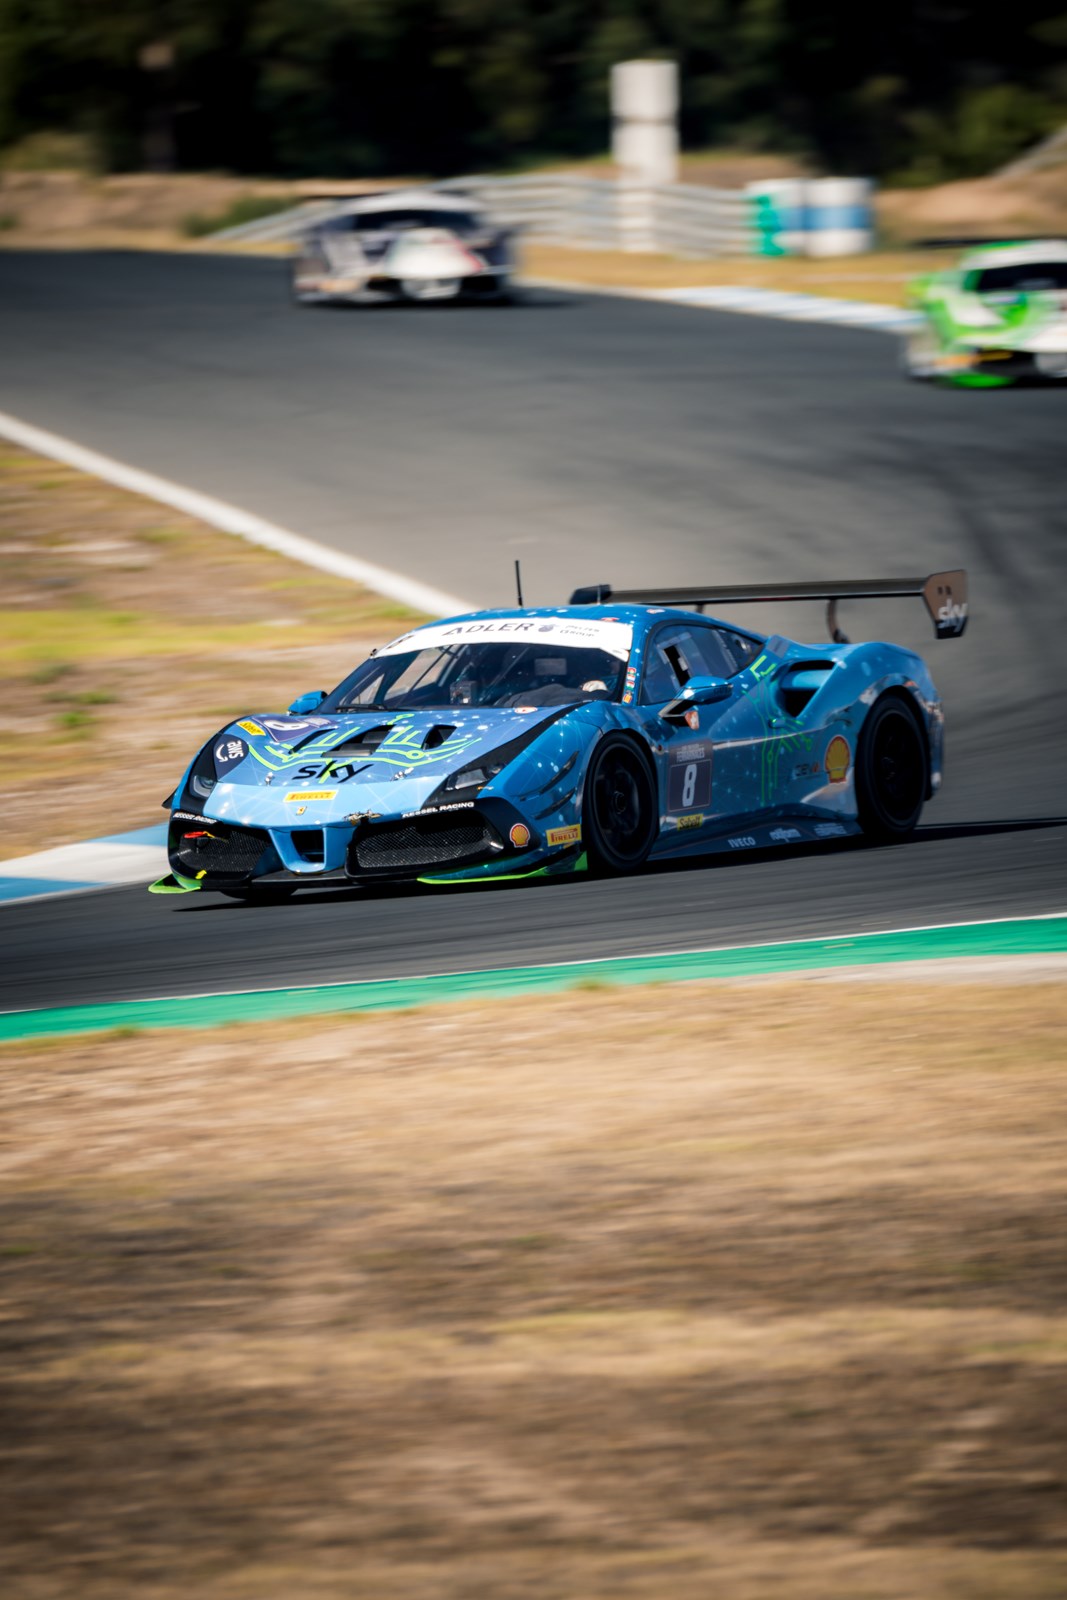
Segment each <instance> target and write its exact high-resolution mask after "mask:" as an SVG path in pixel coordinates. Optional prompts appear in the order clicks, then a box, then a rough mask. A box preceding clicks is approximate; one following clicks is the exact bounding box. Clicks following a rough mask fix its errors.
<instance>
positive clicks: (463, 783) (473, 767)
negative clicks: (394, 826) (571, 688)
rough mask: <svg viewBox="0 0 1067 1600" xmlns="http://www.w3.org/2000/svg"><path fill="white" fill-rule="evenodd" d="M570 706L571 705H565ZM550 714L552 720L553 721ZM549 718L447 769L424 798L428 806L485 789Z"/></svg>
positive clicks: (543, 728)
mask: <svg viewBox="0 0 1067 1600" xmlns="http://www.w3.org/2000/svg"><path fill="white" fill-rule="evenodd" d="M564 709H565V710H570V709H571V708H570V707H565V708H564ZM555 720H556V718H555V717H553V718H552V719H551V721H553V722H554V721H555ZM548 726H549V724H548V722H539V723H538V725H537V727H536V728H528V729H527V730H526V732H525V733H520V734H519V736H518V738H517V739H509V740H508V742H507V744H501V745H498V746H497V748H496V749H495V750H490V751H489V752H488V753H487V754H486V755H482V756H477V757H475V759H474V760H473V761H471V762H469V763H468V765H467V766H465V767H460V768H458V770H457V771H455V772H450V773H449V775H448V777H447V778H446V779H445V780H444V782H443V783H441V784H439V785H438V786H437V788H436V789H435V790H434V792H433V794H432V795H430V797H429V799H428V800H427V801H426V804H427V805H428V806H432V805H438V804H439V803H440V802H441V801H442V800H447V799H449V798H451V797H454V796H456V795H459V796H466V795H474V794H477V793H478V791H479V790H480V789H484V788H485V786H486V784H488V783H492V781H493V779H494V778H497V777H499V776H500V774H501V773H502V772H503V770H504V768H505V767H506V766H508V765H509V764H510V763H511V762H512V761H514V760H515V758H516V756H519V755H521V754H522V752H523V751H524V750H525V749H526V748H527V746H528V745H531V744H532V743H533V741H534V740H535V739H536V738H538V737H539V736H540V735H541V734H542V733H544V731H545V729H546V727H548Z"/></svg>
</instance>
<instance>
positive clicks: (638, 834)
mask: <svg viewBox="0 0 1067 1600" xmlns="http://www.w3.org/2000/svg"><path fill="white" fill-rule="evenodd" d="M658 810H659V808H658V806H657V804H656V783H655V778H654V777H653V774H652V769H651V767H650V765H649V763H648V761H647V760H646V759H645V757H644V756H643V755H642V753H641V751H640V750H639V749H638V747H637V745H636V744H635V743H634V741H633V740H632V739H627V738H625V737H624V736H623V735H621V734H612V733H609V734H607V735H606V736H605V737H604V738H603V739H602V740H601V741H600V743H599V744H598V745H597V747H596V750H595V751H594V752H593V759H592V761H591V762H590V763H589V771H588V773H587V774H586V779H585V789H584V790H583V794H582V833H583V838H584V840H585V848H586V851H587V853H588V856H589V865H590V867H591V869H592V870H593V871H594V872H597V873H600V874H601V875H604V876H616V875H619V874H621V873H624V872H636V870H637V868H638V867H640V866H642V865H643V864H644V862H645V861H646V860H647V859H648V854H649V851H650V850H651V849H652V846H653V844H654V843H655V840H656V831H657V828H658V826H659V817H658Z"/></svg>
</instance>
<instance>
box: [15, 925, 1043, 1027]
mask: <svg viewBox="0 0 1067 1600" xmlns="http://www.w3.org/2000/svg"><path fill="white" fill-rule="evenodd" d="M1064 916H1067V911H1037V912H1029V913H1027V914H1026V915H1024V916H1019V917H1011V916H1007V917H976V918H973V919H972V920H970V921H968V922H932V923H921V924H919V925H918V926H916V927H908V928H868V929H866V930H865V931H864V932H863V933H816V934H811V935H809V936H808V937H807V938H804V939H767V940H761V941H757V942H756V943H754V944H716V945H712V946H711V947H710V948H709V949H703V950H702V949H696V950H663V951H658V950H649V951H646V952H645V953H644V954H643V955H627V956H582V957H581V958H580V959H578V960H577V961H535V962H523V963H520V964H519V965H517V966H511V967H467V968H464V970H463V971H462V972H415V973H404V974H402V975H401V976H399V977H395V978H331V979H329V980H328V981H327V982H326V983H281V984H279V983H275V984H271V986H270V987H269V988H262V987H260V988H258V989H203V990H198V991H197V992H196V993H195V994H154V995H144V996H142V997H141V998H139V999H136V1000H132V999H129V1000H101V1001H99V1002H93V1001H91V1000H79V1001H75V1002H74V1003H73V1004H74V1005H93V1004H94V1003H97V1004H100V1005H107V1006H140V1005H154V1004H156V1002H157V1001H161V1000H222V999H234V998H237V997H239V996H241V995H267V994H285V993H287V992H289V991H290V990H292V991H294V992H300V991H302V990H311V989H349V988H353V987H356V986H359V987H363V988H370V987H372V986H373V987H378V988H383V989H384V988H388V987H389V985H390V984H402V983H424V982H426V981H427V980H428V979H429V980H435V979H443V978H451V979H453V980H455V979H458V978H501V977H506V976H507V974H508V973H509V972H539V971H543V970H545V969H546V968H551V969H552V970H553V971H560V970H561V969H563V968H569V967H572V968H576V969H577V968H581V967H600V966H607V965H608V964H609V963H610V964H612V965H614V966H617V967H626V966H632V965H633V964H634V963H636V962H638V961H670V960H672V959H674V958H675V957H677V956H721V955H735V954H744V953H745V952H746V951H751V950H777V949H780V948H782V947H783V946H786V945H792V946H798V945H817V944H853V943H855V942H856V941H857V940H861V939H889V938H893V937H894V936H895V935H896V934H901V933H950V932H952V931H954V930H955V929H956V928H995V927H997V926H998V925H999V924H1002V923H1005V922H1056V921H1058V920H1059V918H1061V917H1064ZM1052 953H1053V954H1055V953H1056V952H1052ZM940 959H942V960H952V959H955V958H953V957H942V958H940ZM963 959H967V958H963ZM997 959H998V960H999V959H1002V958H1000V957H998V958H997ZM1003 959H1007V958H1003ZM801 975H802V973H800V972H798V973H797V974H796V976H798V977H799V976H801ZM786 976H793V974H791V973H787V974H786ZM649 981H652V980H649ZM668 981H669V980H668ZM680 981H684V980H680ZM739 981H740V980H739ZM67 1009H73V1007H69V1008H68V1007H66V1006H16V1007H13V1008H11V1009H9V1010H6V1011H0V1017H19V1016H28V1015H29V1014H30V1013H31V1012H33V1011H61V1010H67Z"/></svg>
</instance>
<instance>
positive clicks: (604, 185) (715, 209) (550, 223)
mask: <svg viewBox="0 0 1067 1600" xmlns="http://www.w3.org/2000/svg"><path fill="white" fill-rule="evenodd" d="M432 187H433V188H434V189H436V190H439V191H441V192H443V193H445V194H464V195H469V196H470V197H471V199H472V201H473V202H474V203H475V204H476V205H477V206H478V207H479V209H480V210H482V211H485V212H486V213H487V214H488V215H489V216H490V217H491V218H492V220H493V221H494V222H497V223H499V224H501V225H503V226H506V227H516V228H521V229H523V230H524V232H526V233H527V234H529V236H530V237H531V238H533V239H543V240H546V241H548V242H550V243H553V244H563V245H569V246H572V247H575V248H578V249H589V250H660V251H665V252H666V253H668V254H670V255H681V256H694V257H696V256H719V255H750V254H751V253H752V249H753V231H752V226H751V223H750V220H749V219H750V214H751V207H750V203H749V200H748V197H747V196H746V195H745V194H744V193H743V192H741V191H740V190H736V189H705V188H698V187H697V186H696V185H693V184H664V185H660V186H655V187H647V186H644V185H640V186H639V185H632V184H626V183H622V182H617V181H616V180H614V179H610V178H580V177H566V176H553V175H531V176H524V177H517V178H497V177H492V176H488V175H474V176H471V177H465V178H449V179H446V180H445V181H444V182H442V183H437V184H434V185H432ZM423 192H425V191H423ZM357 199H358V197H357V196H353V197H352V198H350V199H338V200H317V201H305V202H304V203H303V204H301V205H299V206H296V207H294V208H293V209H292V210H289V211H283V212H279V213H278V214H277V215H275V216H271V217H262V218H260V219H259V220H258V221H256V222H246V223H243V224H241V226H239V227H236V228H225V229H223V230H222V232H220V233H216V234H214V235H212V237H213V238H214V239H215V240H216V241H217V242H219V243H234V244H238V243H240V244H269V243H277V242H281V241H284V240H288V239H298V238H299V237H300V236H301V235H302V234H304V233H306V232H307V230H308V229H309V228H312V227H314V226H315V224H316V223H318V222H324V221H326V220H328V219H329V218H330V217H335V216H343V215H344V213H345V212H346V211H348V210H349V209H351V207H352V206H353V204H354V203H355V201H356V200H357Z"/></svg>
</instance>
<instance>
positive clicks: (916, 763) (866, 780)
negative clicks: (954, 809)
mask: <svg viewBox="0 0 1067 1600" xmlns="http://www.w3.org/2000/svg"><path fill="white" fill-rule="evenodd" d="M929 784H930V757H929V753H928V751H927V748H926V738H925V735H924V733H923V730H922V728H921V727H920V725H919V720H918V717H917V715H916V713H915V712H914V711H912V709H911V707H910V706H909V704H908V702H907V701H906V700H903V699H901V698H898V697H897V696H896V695H886V696H884V697H883V698H882V699H881V700H878V701H876V702H875V704H874V706H873V707H872V708H871V710H870V711H869V712H868V714H867V720H866V722H865V723H864V724H863V731H862V733H861V734H860V744H859V754H858V757H857V760H856V801H857V806H858V810H859V820H860V826H861V827H862V828H863V831H864V833H866V834H867V835H868V836H869V837H870V838H873V839H881V840H883V841H884V842H885V843H892V842H893V841H894V840H897V839H906V838H907V836H908V834H910V833H912V832H913V831H914V829H915V826H916V824H917V823H918V821H919V818H920V816H921V815H922V809H923V802H924V801H925V799H926V795H927V791H928V789H929Z"/></svg>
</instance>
